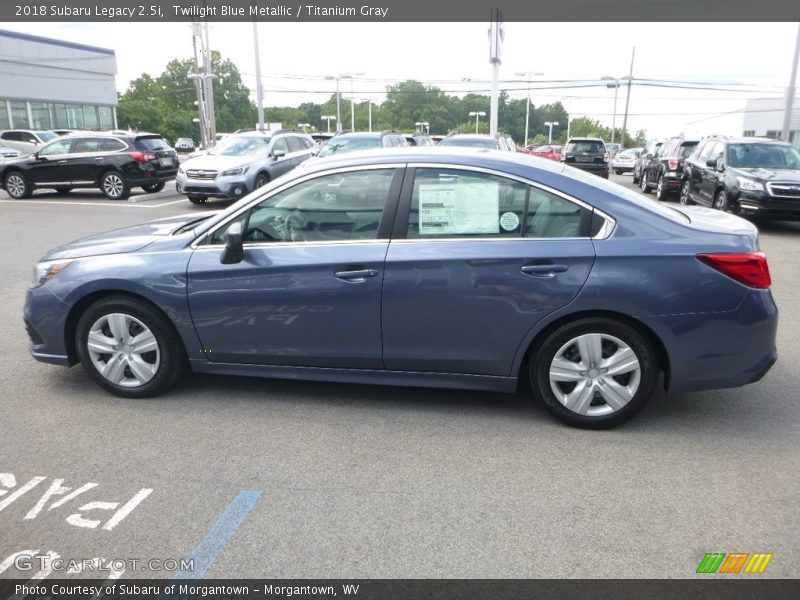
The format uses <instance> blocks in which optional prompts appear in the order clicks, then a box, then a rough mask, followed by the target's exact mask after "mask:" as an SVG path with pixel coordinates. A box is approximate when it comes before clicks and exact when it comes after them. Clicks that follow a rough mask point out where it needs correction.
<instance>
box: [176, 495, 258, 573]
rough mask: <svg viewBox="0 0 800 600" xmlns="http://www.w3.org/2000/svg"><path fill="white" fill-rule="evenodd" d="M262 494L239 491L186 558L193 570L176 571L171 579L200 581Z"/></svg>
mask: <svg viewBox="0 0 800 600" xmlns="http://www.w3.org/2000/svg"><path fill="white" fill-rule="evenodd" d="M263 494H264V492H261V491H257V490H242V491H240V492H239V493H238V494H237V495H236V497H235V498H234V499H233V500H232V501H231V503H230V504H228V506H227V507H225V510H224V511H223V512H222V514H221V515H220V516H219V519H217V522H216V523H214V525H213V526H212V527H211V529H210V530H209V532H208V533H207V534H206V537H204V538H203V541H201V542H200V543H199V544H198V545H197V546H196V547H195V549H194V550H192V552H191V554H189V556H187V557H186V559H187V560H191V561H193V563H194V569H193V570H191V571H178V572H177V573H176V574H175V576H174V577H173V579H202V578H203V577H204V576H205V574H206V571H208V569H209V568H210V567H211V565H213V564H214V562H215V561H216V560H217V558H218V557H219V555H220V553H221V552H222V549H223V548H224V547H225V544H227V543H228V540H229V539H231V537H232V536H233V534H234V533H236V530H237V529H239V527H240V526H241V524H242V523H243V522H244V520H245V518H247V515H248V514H249V513H250V511H251V510H253V508H254V507H255V505H256V503H257V502H258V500H259V499H260V498H261V496H262V495H263Z"/></svg>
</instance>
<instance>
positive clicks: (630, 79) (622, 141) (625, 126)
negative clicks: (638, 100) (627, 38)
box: [619, 46, 636, 148]
mask: <svg viewBox="0 0 800 600" xmlns="http://www.w3.org/2000/svg"><path fill="white" fill-rule="evenodd" d="M635 57H636V46H634V47H633V52H631V70H630V71H629V72H628V94H627V96H626V97H625V118H623V119H622V135H621V136H620V141H619V142H620V146H622V148H625V134H626V133H627V129H628V105H629V104H630V102H631V83H632V82H633V59H634V58H635Z"/></svg>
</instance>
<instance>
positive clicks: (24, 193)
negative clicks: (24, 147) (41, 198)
mask: <svg viewBox="0 0 800 600" xmlns="http://www.w3.org/2000/svg"><path fill="white" fill-rule="evenodd" d="M3 184H4V186H5V188H6V193H7V194H8V195H9V196H11V197H12V198H13V199H14V200H24V199H25V198H30V197H31V194H32V193H33V186H31V182H30V181H28V178H27V177H25V175H23V174H22V173H20V172H19V171H11V172H10V173H8V174H7V175H6V178H5V180H4V181H3Z"/></svg>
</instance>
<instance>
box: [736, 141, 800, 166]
mask: <svg viewBox="0 0 800 600" xmlns="http://www.w3.org/2000/svg"><path fill="white" fill-rule="evenodd" d="M727 162H728V165H729V166H731V167H743V168H745V169H748V168H766V169H800V154H798V152H797V150H795V149H794V148H792V147H791V146H784V145H782V144H731V145H730V146H728V159H727Z"/></svg>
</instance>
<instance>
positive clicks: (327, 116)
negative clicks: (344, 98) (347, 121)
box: [320, 115, 339, 133]
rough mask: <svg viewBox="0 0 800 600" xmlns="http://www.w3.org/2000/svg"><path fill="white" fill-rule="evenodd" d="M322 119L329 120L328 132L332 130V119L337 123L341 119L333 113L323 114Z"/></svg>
mask: <svg viewBox="0 0 800 600" xmlns="http://www.w3.org/2000/svg"><path fill="white" fill-rule="evenodd" d="M320 119H325V120H326V121H327V122H328V133H330V132H331V121H336V122H337V123H338V122H339V120H338V119H337V118H336V117H335V116H333V115H322V116H321V117H320ZM337 131H338V129H337Z"/></svg>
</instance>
